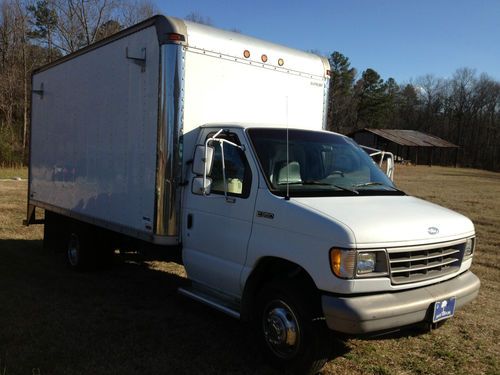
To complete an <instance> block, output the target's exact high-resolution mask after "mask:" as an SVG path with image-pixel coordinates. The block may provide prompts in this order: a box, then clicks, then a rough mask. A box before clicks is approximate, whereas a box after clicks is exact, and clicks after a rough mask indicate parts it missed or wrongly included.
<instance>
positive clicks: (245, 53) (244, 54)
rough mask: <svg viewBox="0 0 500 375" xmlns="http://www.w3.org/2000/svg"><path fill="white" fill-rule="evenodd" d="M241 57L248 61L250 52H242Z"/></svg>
mask: <svg viewBox="0 0 500 375" xmlns="http://www.w3.org/2000/svg"><path fill="white" fill-rule="evenodd" d="M243 56H245V58H246V59H248V58H249V57H250V51H249V50H247V49H246V50H244V51H243Z"/></svg>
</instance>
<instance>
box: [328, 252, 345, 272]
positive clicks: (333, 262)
mask: <svg viewBox="0 0 500 375" xmlns="http://www.w3.org/2000/svg"><path fill="white" fill-rule="evenodd" d="M341 260H342V254H341V250H340V249H332V250H330V266H331V268H332V271H333V273H334V274H335V275H336V276H338V277H340V264H341Z"/></svg>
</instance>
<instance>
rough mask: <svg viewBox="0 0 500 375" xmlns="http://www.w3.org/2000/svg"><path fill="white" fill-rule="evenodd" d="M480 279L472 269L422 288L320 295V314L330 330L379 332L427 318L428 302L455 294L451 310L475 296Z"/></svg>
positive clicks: (429, 306) (430, 306)
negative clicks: (348, 294) (350, 294)
mask: <svg viewBox="0 0 500 375" xmlns="http://www.w3.org/2000/svg"><path fill="white" fill-rule="evenodd" d="M480 284H481V282H480V281H479V278H478V277H477V276H476V275H474V274H473V273H472V272H470V271H467V272H464V273H463V274H461V275H459V276H457V277H455V278H453V279H450V280H447V281H444V282H442V283H439V284H433V285H429V286H426V287H422V288H418V289H411V290H407V291H401V292H394V293H382V294H370V295H366V296H359V297H347V296H342V297H336V296H329V295H323V296H322V305H323V313H324V316H325V319H326V323H327V325H328V327H329V328H330V329H332V330H334V331H339V332H344V333H350V334H359V333H369V332H377V331H383V330H388V329H393V328H398V327H403V326H407V325H410V324H414V323H419V322H423V321H425V320H426V319H429V318H430V317H431V314H432V311H431V309H432V304H433V303H434V302H436V301H438V300H442V299H445V298H449V297H453V296H454V297H456V304H455V309H458V308H460V307H461V306H463V305H465V304H466V303H468V302H470V301H472V300H473V299H474V298H476V296H477V294H478V292H479V286H480Z"/></svg>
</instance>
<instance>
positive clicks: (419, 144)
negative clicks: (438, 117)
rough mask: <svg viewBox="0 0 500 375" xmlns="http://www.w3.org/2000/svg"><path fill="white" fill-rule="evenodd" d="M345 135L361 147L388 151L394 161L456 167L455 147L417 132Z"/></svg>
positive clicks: (374, 131) (369, 131)
mask: <svg viewBox="0 0 500 375" xmlns="http://www.w3.org/2000/svg"><path fill="white" fill-rule="evenodd" d="M349 136H350V137H351V138H353V139H354V140H355V141H356V142H358V143H359V144H361V145H363V146H368V147H373V148H377V149H381V150H384V151H390V152H392V153H393V154H394V155H395V157H396V161H409V162H412V163H414V164H428V165H432V164H438V165H455V166H456V164H457V156H458V146H457V145H455V144H453V143H450V142H448V141H445V140H444V139H441V138H439V137H436V136H434V135H431V134H426V133H422V132H419V131H417V130H404V129H371V128H364V129H360V130H356V131H354V132H352V133H350V134H349Z"/></svg>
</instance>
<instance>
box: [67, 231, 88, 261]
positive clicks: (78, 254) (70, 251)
mask: <svg viewBox="0 0 500 375" xmlns="http://www.w3.org/2000/svg"><path fill="white" fill-rule="evenodd" d="M72 229H73V230H71V231H70V234H69V236H68V245H67V248H66V256H67V257H66V258H67V262H68V265H69V266H70V267H71V268H73V269H75V270H79V271H83V270H86V269H89V268H90V265H91V263H92V262H91V259H90V258H91V253H90V248H89V247H88V246H87V240H86V236H85V234H84V231H82V230H75V229H76V228H72Z"/></svg>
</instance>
